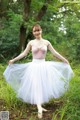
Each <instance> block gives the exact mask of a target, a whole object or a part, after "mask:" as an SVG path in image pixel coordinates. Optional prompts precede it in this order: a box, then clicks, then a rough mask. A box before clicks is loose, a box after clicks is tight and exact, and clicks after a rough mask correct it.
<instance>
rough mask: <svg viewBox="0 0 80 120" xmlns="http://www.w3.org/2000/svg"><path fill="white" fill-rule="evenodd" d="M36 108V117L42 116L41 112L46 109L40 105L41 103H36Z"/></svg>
mask: <svg viewBox="0 0 80 120" xmlns="http://www.w3.org/2000/svg"><path fill="white" fill-rule="evenodd" d="M37 109H38V118H42V112H43V111H45V112H46V111H47V110H46V109H44V108H43V107H42V106H41V104H38V105H37Z"/></svg>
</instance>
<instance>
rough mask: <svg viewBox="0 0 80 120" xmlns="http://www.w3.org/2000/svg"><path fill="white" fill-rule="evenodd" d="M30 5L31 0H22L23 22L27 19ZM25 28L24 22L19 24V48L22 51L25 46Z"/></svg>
mask: <svg viewBox="0 0 80 120" xmlns="http://www.w3.org/2000/svg"><path fill="white" fill-rule="evenodd" d="M30 5H31V0H24V13H23V19H24V22H25V21H28V17H29V13H30ZM26 30H27V28H25V27H24V23H22V25H21V26H20V50H21V51H23V50H24V48H25V41H26Z"/></svg>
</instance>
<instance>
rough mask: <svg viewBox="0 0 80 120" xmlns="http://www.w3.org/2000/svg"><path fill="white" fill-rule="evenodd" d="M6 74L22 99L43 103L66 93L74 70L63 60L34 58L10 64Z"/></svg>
mask: <svg viewBox="0 0 80 120" xmlns="http://www.w3.org/2000/svg"><path fill="white" fill-rule="evenodd" d="M4 76H5V78H6V81H7V82H8V83H9V84H10V85H11V86H12V88H13V89H14V90H15V91H16V93H17V97H18V98H20V99H21V100H22V101H24V102H28V103H31V104H42V103H45V102H48V101H49V100H50V99H51V98H59V97H60V96H62V95H63V94H64V92H65V91H66V90H67V89H68V87H69V81H70V79H71V78H72V76H73V71H72V69H71V67H70V65H69V64H66V63H63V62H54V61H45V59H41V60H40V59H33V61H32V62H29V63H25V64H12V65H8V67H7V68H6V70H5V71H4Z"/></svg>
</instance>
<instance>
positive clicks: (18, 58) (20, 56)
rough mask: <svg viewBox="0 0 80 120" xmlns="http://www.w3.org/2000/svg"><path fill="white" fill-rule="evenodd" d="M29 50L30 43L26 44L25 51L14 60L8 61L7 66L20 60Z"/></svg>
mask: <svg viewBox="0 0 80 120" xmlns="http://www.w3.org/2000/svg"><path fill="white" fill-rule="evenodd" d="M30 49H31V42H29V43H28V44H27V47H26V49H25V50H24V51H23V52H22V53H21V54H20V55H18V56H17V57H15V58H14V59H12V60H10V61H9V64H12V63H14V62H15V61H17V60H20V59H21V58H23V57H24V56H26V55H27V54H28V53H29V51H30Z"/></svg>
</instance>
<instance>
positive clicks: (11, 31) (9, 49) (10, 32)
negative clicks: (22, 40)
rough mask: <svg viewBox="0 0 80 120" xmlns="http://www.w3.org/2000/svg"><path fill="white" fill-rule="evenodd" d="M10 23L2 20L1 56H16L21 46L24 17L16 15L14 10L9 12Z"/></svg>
mask: <svg viewBox="0 0 80 120" xmlns="http://www.w3.org/2000/svg"><path fill="white" fill-rule="evenodd" d="M8 17H9V18H8V21H6V19H5V18H3V20H1V24H2V29H1V30H0V56H1V55H2V56H3V55H4V57H5V56H7V57H8V56H9V55H10V54H11V55H14V53H15V51H16V49H17V48H18V46H19V27H20V24H21V23H22V15H19V14H15V13H14V12H13V11H12V10H9V11H8Z"/></svg>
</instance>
